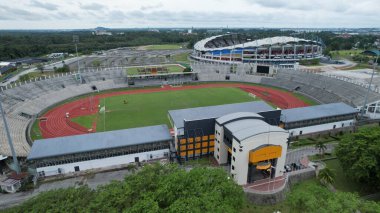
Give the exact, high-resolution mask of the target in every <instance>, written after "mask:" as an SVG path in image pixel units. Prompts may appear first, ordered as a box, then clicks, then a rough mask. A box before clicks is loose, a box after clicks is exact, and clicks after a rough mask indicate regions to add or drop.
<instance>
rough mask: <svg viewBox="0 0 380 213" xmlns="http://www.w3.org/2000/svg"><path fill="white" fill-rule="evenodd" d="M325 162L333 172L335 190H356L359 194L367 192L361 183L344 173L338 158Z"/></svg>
mask: <svg viewBox="0 0 380 213" xmlns="http://www.w3.org/2000/svg"><path fill="white" fill-rule="evenodd" d="M325 163H326V165H327V167H329V168H330V169H332V170H334V172H335V183H334V184H333V185H334V187H335V188H336V189H337V190H339V191H344V192H357V193H359V195H366V194H367V193H366V191H365V190H364V188H365V187H363V185H362V184H360V183H357V182H355V181H353V180H351V179H350V178H349V177H347V176H346V175H345V174H344V171H343V169H342V167H341V166H340V163H339V160H338V159H333V160H326V161H325Z"/></svg>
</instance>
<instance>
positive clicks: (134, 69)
mask: <svg viewBox="0 0 380 213" xmlns="http://www.w3.org/2000/svg"><path fill="white" fill-rule="evenodd" d="M156 67H166V68H167V69H168V72H169V73H171V72H182V71H183V70H184V68H183V67H181V66H179V65H164V66H162V65H160V66H145V67H129V68H127V74H128V75H138V74H139V72H138V71H137V69H144V68H156Z"/></svg>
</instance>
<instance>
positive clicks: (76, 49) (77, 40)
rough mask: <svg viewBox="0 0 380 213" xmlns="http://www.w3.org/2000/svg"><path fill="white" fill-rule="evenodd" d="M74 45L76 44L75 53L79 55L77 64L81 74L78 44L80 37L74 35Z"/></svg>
mask: <svg viewBox="0 0 380 213" xmlns="http://www.w3.org/2000/svg"><path fill="white" fill-rule="evenodd" d="M73 43H74V44H75V52H76V54H77V63H78V65H77V66H78V72H79V55H78V43H79V36H78V35H73Z"/></svg>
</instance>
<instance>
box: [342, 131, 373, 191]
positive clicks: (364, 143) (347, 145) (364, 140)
mask: <svg viewBox="0 0 380 213" xmlns="http://www.w3.org/2000/svg"><path fill="white" fill-rule="evenodd" d="M335 152H336V155H337V157H338V159H339V161H340V164H341V165H342V167H343V169H344V171H345V173H346V174H347V175H348V176H350V177H352V178H353V179H354V180H356V181H358V182H361V183H365V184H366V185H370V186H372V188H374V189H376V188H380V160H379V159H380V127H366V128H362V129H360V130H359V131H358V132H356V133H353V134H347V135H345V136H344V137H343V138H342V140H341V141H340V142H339V144H338V145H337V147H336V148H335Z"/></svg>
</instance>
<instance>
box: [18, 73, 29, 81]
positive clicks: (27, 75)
mask: <svg viewBox="0 0 380 213" xmlns="http://www.w3.org/2000/svg"><path fill="white" fill-rule="evenodd" d="M19 80H20V81H29V80H30V75H29V74H25V75H22V76H20V77H19Z"/></svg>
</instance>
